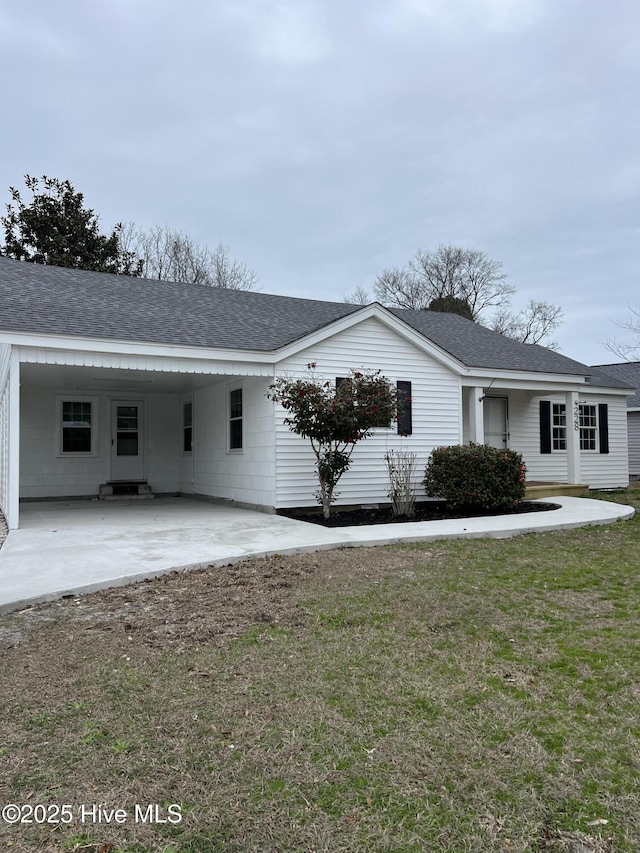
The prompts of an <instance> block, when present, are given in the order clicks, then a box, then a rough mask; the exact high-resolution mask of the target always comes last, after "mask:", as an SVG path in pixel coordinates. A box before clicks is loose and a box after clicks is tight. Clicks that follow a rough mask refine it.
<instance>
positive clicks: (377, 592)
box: [0, 492, 640, 853]
mask: <svg viewBox="0 0 640 853" xmlns="http://www.w3.org/2000/svg"><path fill="white" fill-rule="evenodd" d="M638 498H640V495H639V494H638V492H634V493H626V494H624V495H621V496H618V497H617V499H618V500H621V501H624V502H628V503H631V504H633V505H635V506H638V505H640V502H639V501H638ZM639 536H640V524H639V522H638V521H637V520H635V519H634V520H633V521H631V522H623V523H619V524H616V525H614V526H612V527H606V528H590V529H585V530H578V531H573V532H568V533H555V534H544V535H531V536H527V537H521V538H517V539H513V540H503V541H491V540H476V541H456V542H446V543H436V544H431V545H426V546H417V545H412V546H406V547H391V548H376V549H345V550H338V551H331V552H320V553H318V554H311V555H301V556H297V557H274V558H271V559H267V560H258V561H253V562H250V563H245V564H241V565H238V566H234V567H228V568H225V569H215V570H210V571H203V572H189V573H181V574H174V575H170V576H165V577H163V578H160V579H158V580H155V581H152V582H146V583H142V584H139V585H137V586H134V587H125V588H118V589H114V590H109V591H105V592H101V593H96V594H93V595H88V596H84V597H82V598H78V599H67V600H65V601H62V602H58V603H55V604H48V605H43V606H39V607H34V608H30V609H28V610H26V611H23V612H22V613H19V614H12V615H9V616H5V617H2V618H0V650H2V651H0V656H1V660H0V664H1V670H0V671H1V673H2V674H1V676H0V679H1V682H0V683H1V685H2V691H1V694H0V706H1V716H0V720H1V722H0V735H1V738H0V758H1V761H2V764H1V766H0V799H1V800H2V801H3V803H16V804H19V805H22V804H27V805H29V804H36V803H43V804H45V805H51V804H56V803H57V804H70V805H71V806H72V816H73V820H72V821H71V822H70V823H69V824H63V825H59V824H58V825H56V824H55V823H52V824H49V825H37V824H23V825H15V826H11V825H8V824H7V823H4V824H2V823H0V850H1V849H5V847H6V849H8V850H13V851H22V850H24V851H52V853H53V851H55V853H62V851H72V850H77V851H80V850H82V851H87V853H98V851H100V850H101V848H102V849H103V851H104V853H106V851H107V850H109V849H111V850H112V851H116V850H117V851H120V850H121V851H127V853H142V851H167V853H169V851H180V853H209V851H225V853H226V851H229V853H236V851H237V852H238V853H240V851H247V852H248V853H252V851H255V853H258V851H260V853H262V851H274V853H275V851H300V853H302V851H304V853H310V851H327V852H328V851H339V850H345V851H356V853H360V851H362V852H363V853H364V851H376V852H377V851H390V852H391V851H398V853H400V851H403V853H404V851H425V850H434V851H435V850H437V851H450V852H451V853H454V851H455V853H460V851H507V850H512V851H523V853H524V851H549V852H550V853H551V852H552V851H553V853H555V851H569V853H603V852H604V853H608V852H609V851H614V850H615V851H628V853H630V851H637V850H638V849H640V791H639V786H638V782H639V779H640V751H639V749H638V741H637V730H638V724H639V722H640V720H639V716H638V708H639V707H640V704H639V700H640V688H639V685H638V649H639V645H640V626H639V624H638V623H639V620H638V618H637V614H638V610H639V605H640V581H639V578H638V562H637V553H638V543H639ZM94 803H95V804H102V806H103V808H104V809H106V810H107V811H108V810H109V809H113V808H117V807H121V808H123V809H125V810H126V812H127V815H126V820H125V822H124V823H122V824H120V825H114V824H105V823H104V822H103V823H99V824H97V823H94V822H92V821H91V820H86V821H85V823H84V824H83V823H82V822H81V820H80V812H79V809H80V806H81V805H82V804H85V805H91V804H94ZM136 803H138V804H147V803H152V804H156V803H157V804H159V806H160V812H159V816H161V817H166V814H167V813H166V807H167V806H168V804H171V803H176V804H179V805H180V807H181V812H182V816H183V819H182V821H181V822H180V823H179V824H175V825H172V824H169V823H156V824H150V823H140V822H138V823H136V822H135V820H134V814H135V804H136ZM105 845H107V846H106V847H105ZM108 845H113V846H112V847H111V848H109V847H108Z"/></svg>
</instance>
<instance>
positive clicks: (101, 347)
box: [0, 332, 274, 364]
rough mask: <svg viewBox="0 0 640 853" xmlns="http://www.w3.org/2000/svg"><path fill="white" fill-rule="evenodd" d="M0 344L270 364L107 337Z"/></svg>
mask: <svg viewBox="0 0 640 853" xmlns="http://www.w3.org/2000/svg"><path fill="white" fill-rule="evenodd" d="M0 343H8V344H12V345H13V346H19V347H36V348H38V349H56V350H69V351H72V352H88V353H109V354H114V355H140V356H148V357H151V358H192V359H199V360H202V359H205V360H210V361H236V362H258V363H260V364H273V363H274V355H273V353H272V352H262V351H260V350H238V349H209V348H207V347H189V346H183V345H176V344H157V343H143V342H140V341H121V340H112V339H107V338H88V337H87V338H83V337H74V338H69V337H65V336H64V335H45V334H41V333H36V332H0Z"/></svg>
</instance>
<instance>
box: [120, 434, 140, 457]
mask: <svg viewBox="0 0 640 853" xmlns="http://www.w3.org/2000/svg"><path fill="white" fill-rule="evenodd" d="M116 448H117V449H116V453H117V455H118V456H137V455H138V433H137V432H119V433H118V434H117V438H116Z"/></svg>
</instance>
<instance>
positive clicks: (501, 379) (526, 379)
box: [462, 368, 592, 391]
mask: <svg viewBox="0 0 640 853" xmlns="http://www.w3.org/2000/svg"><path fill="white" fill-rule="evenodd" d="M490 383H491V384H493V385H496V383H499V384H498V386H497V387H500V388H513V389H521V390H524V391H527V390H540V389H543V390H544V389H549V386H556V385H562V386H564V388H566V390H572V391H584V390H585V388H586V389H591V387H592V386H591V385H587V383H586V382H585V381H584V377H580V376H578V375H575V374H573V375H572V374H570V373H538V372H534V371H517V370H495V371H493V370H492V371H491V372H490V373H487V371H486V368H485V369H484V370H482V371H479V370H476V369H469V370H467V371H466V372H465V374H464V376H463V377H462V384H463V385H464V386H477V385H488V384H490Z"/></svg>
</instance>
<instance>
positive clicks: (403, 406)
mask: <svg viewBox="0 0 640 853" xmlns="http://www.w3.org/2000/svg"><path fill="white" fill-rule="evenodd" d="M396 387H397V389H398V392H399V394H400V397H401V399H400V406H399V407H398V435H411V433H412V432H413V418H412V413H411V383H410V382H403V381H402V380H401V381H399V382H396Z"/></svg>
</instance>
